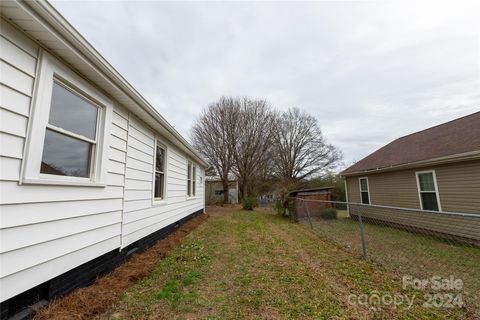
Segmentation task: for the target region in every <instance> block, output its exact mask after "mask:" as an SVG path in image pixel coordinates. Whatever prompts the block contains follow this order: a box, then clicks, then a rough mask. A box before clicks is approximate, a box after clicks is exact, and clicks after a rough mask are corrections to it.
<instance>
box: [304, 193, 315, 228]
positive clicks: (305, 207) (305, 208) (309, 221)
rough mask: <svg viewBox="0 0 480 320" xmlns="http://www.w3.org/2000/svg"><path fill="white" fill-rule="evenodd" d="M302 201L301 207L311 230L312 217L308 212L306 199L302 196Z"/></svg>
mask: <svg viewBox="0 0 480 320" xmlns="http://www.w3.org/2000/svg"><path fill="white" fill-rule="evenodd" d="M302 201H303V209H304V210H305V212H306V213H307V217H308V223H310V228H312V230H313V224H312V219H310V213H309V212H308V206H307V205H306V203H307V201H306V200H305V199H303V198H302Z"/></svg>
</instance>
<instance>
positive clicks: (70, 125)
mask: <svg viewBox="0 0 480 320" xmlns="http://www.w3.org/2000/svg"><path fill="white" fill-rule="evenodd" d="M97 113H98V108H97V107H95V106H94V105H92V104H91V103H90V102H88V101H87V100H85V99H83V98H81V97H80V96H78V95H76V94H74V93H72V92H71V91H69V90H67V89H65V88H64V87H63V86H61V85H59V84H58V83H56V82H54V83H53V92H52V102H51V105H50V116H49V119H48V123H50V124H52V125H54V126H56V127H59V128H62V129H65V130H68V131H70V132H73V133H76V134H80V135H82V136H85V137H87V138H90V139H92V140H95V135H96V130H97Z"/></svg>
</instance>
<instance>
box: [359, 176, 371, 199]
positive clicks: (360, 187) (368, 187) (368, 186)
mask: <svg viewBox="0 0 480 320" xmlns="http://www.w3.org/2000/svg"><path fill="white" fill-rule="evenodd" d="M362 179H365V180H367V191H368V204H372V199H370V183H369V182H368V177H360V178H358V189H359V191H360V203H361V204H366V203H363V200H362V183H361V182H360V180H362ZM364 192H365V191H364Z"/></svg>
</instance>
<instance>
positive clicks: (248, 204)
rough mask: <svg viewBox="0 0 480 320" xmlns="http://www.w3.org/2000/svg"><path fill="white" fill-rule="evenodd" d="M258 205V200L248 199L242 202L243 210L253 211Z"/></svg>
mask: <svg viewBox="0 0 480 320" xmlns="http://www.w3.org/2000/svg"><path fill="white" fill-rule="evenodd" d="M257 205H258V203H257V198H254V197H248V198H245V199H243V200H242V207H243V210H253V208H255V207H256V206H257Z"/></svg>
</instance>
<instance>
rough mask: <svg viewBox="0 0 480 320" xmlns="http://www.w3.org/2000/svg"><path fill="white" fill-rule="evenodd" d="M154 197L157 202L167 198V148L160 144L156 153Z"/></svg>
mask: <svg viewBox="0 0 480 320" xmlns="http://www.w3.org/2000/svg"><path fill="white" fill-rule="evenodd" d="M153 197H154V198H155V199H156V200H161V199H164V198H165V148H164V147H163V146H162V145H160V144H159V143H158V142H157V147H156V152H155V186H154V193H153Z"/></svg>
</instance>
